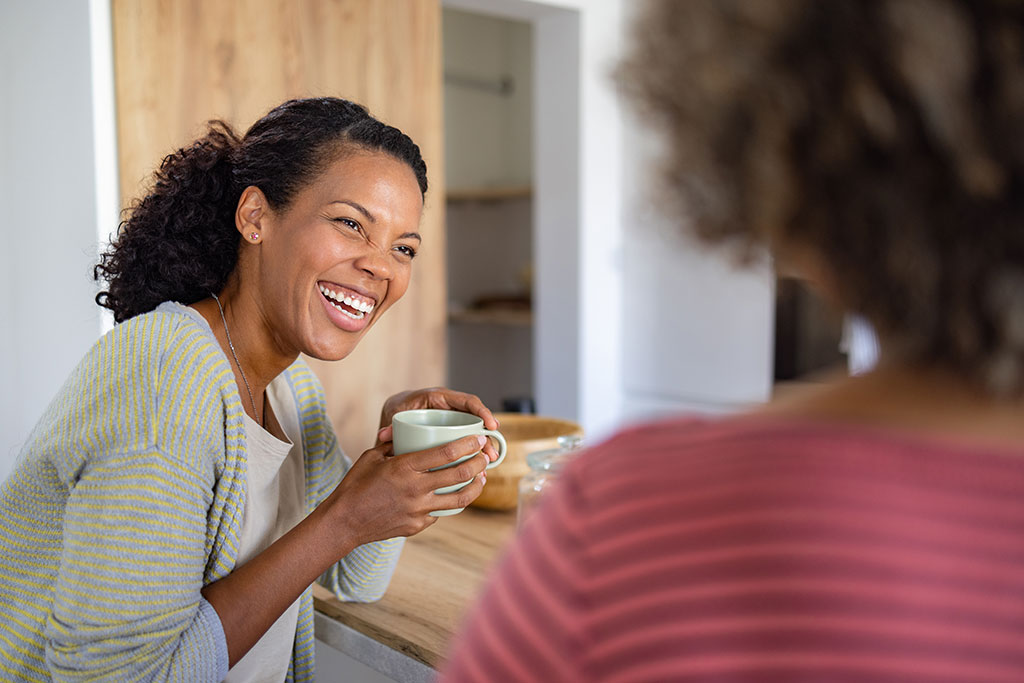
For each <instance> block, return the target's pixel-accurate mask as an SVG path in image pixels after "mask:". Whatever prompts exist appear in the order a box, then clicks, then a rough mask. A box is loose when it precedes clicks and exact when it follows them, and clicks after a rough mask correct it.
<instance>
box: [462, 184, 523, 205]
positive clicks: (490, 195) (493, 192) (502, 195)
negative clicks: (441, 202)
mask: <svg viewBox="0 0 1024 683" xmlns="http://www.w3.org/2000/svg"><path fill="white" fill-rule="evenodd" d="M532 196H533V188H532V187H530V186H529V185H523V186H509V187H466V188H461V189H450V190H448V192H447V193H446V194H445V199H446V200H448V201H449V202H500V201H504V200H507V199H529V198H530V197H532Z"/></svg>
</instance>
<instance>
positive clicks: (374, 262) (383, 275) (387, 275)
mask: <svg viewBox="0 0 1024 683" xmlns="http://www.w3.org/2000/svg"><path fill="white" fill-rule="evenodd" d="M355 265H356V267H357V268H359V270H361V271H363V272H364V273H366V274H367V275H370V276H371V277H373V278H374V279H377V280H390V279H391V255H390V254H389V253H388V252H387V251H385V250H384V249H381V248H378V247H376V246H373V245H369V246H368V247H367V249H366V250H365V251H364V252H363V253H362V255H361V256H359V258H358V259H356V263H355Z"/></svg>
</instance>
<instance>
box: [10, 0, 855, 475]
mask: <svg viewBox="0 0 1024 683" xmlns="http://www.w3.org/2000/svg"><path fill="white" fill-rule="evenodd" d="M633 6H634V5H633V3H631V2H629V0H445V1H443V2H439V1H438V0H296V1H294V2H287V3H284V2H276V1H272V0H218V2H202V1H201V0H179V1H176V2H162V1H156V0H90V1H89V2H83V1H82V0H7V1H5V2H3V3H2V4H0V50H2V53H0V54H2V57H0V64H2V69H0V93H2V113H0V192H2V195H0V207H2V209H0V211H2V212H3V231H4V232H3V235H4V249H3V251H2V256H0V258H2V260H3V261H2V265H3V268H2V272H3V277H4V278H5V282H4V288H5V293H6V296H3V297H0V321H2V322H0V325H2V333H0V344H2V346H0V354H2V355H0V357H2V359H3V360H2V364H0V387H2V388H3V391H2V392H0V420H2V424H0V477H2V476H5V475H6V473H7V472H8V471H9V469H10V467H11V466H12V465H13V463H14V461H15V458H16V456H17V452H18V449H19V447H20V445H21V443H23V442H24V441H25V440H26V438H27V436H28V434H29V431H30V430H31V428H32V426H33V425H34V423H35V421H36V419H38V417H39V415H40V414H41V412H42V411H43V409H44V407H45V406H46V404H47V402H48V401H49V400H50V397H52V396H53V394H54V393H55V392H56V390H57V389H58V387H59V386H60V384H61V383H62V382H63V381H64V378H65V377H66V376H67V374H68V373H69V372H70V370H71V369H72V368H73V367H74V365H75V364H76V363H77V362H78V360H79V359H80V358H81V356H82V355H83V354H84V353H85V352H86V351H87V350H88V348H89V347H90V345H91V344H92V343H93V342H94V341H95V339H96V338H97V336H98V335H99V334H101V333H102V332H103V331H105V330H107V329H109V327H110V324H111V323H110V320H109V319H108V318H105V317H104V316H103V315H101V312H100V309H99V308H98V307H97V306H96V305H95V303H94V302H93V297H94V296H95V293H96V291H97V285H96V284H95V283H94V282H93V280H92V278H91V267H92V265H93V264H94V263H95V261H96V256H97V253H98V252H99V250H100V249H102V246H103V244H104V243H105V241H106V240H107V238H108V236H109V235H110V234H111V233H112V232H113V231H114V230H115V229H116V226H117V223H118V220H119V218H118V217H119V211H120V208H121V207H123V206H125V205H126V204H127V202H128V201H129V200H130V199H131V198H133V197H136V196H137V195H138V194H139V193H140V192H142V191H143V190H144V188H145V183H146V181H147V178H148V174H150V173H151V172H152V170H153V169H154V168H155V166H156V164H157V163H158V162H159V160H160V159H161V158H162V157H163V156H164V155H165V154H167V153H168V152H170V151H172V150H173V149H175V148H177V147H178V146H180V145H182V144H184V143H186V142H188V141H189V140H191V139H192V138H193V137H195V136H197V135H199V134H200V133H201V131H202V129H203V124H204V122H205V121H207V120H208V119H212V118H222V119H225V120H227V121H229V122H231V123H233V124H235V125H236V126H238V127H240V128H241V129H242V130H244V129H245V128H246V127H248V126H249V124H251V123H252V122H253V121H254V120H255V119H256V118H257V117H258V116H260V115H261V114H263V113H264V112H265V111H266V110H268V109H269V108H270V107H272V106H274V105H275V104H277V103H279V102H281V101H282V100H284V99H286V98H289V97H298V96H306V95H323V94H330V95H337V96H342V97H346V98H349V99H354V100H357V101H360V102H362V103H364V104H366V105H367V106H369V108H370V109H371V111H373V112H374V113H375V114H376V115H377V116H379V117H381V118H383V119H384V120H385V121H388V122H389V123H392V124H394V125H396V126H398V127H400V128H402V129H403V130H405V131H406V132H407V133H409V134H410V135H411V136H412V137H413V138H414V139H415V140H416V141H417V142H418V143H419V145H420V146H421V148H422V149H423V152H424V157H425V159H426V161H427V164H428V167H429V172H430V183H431V190H430V192H429V193H428V199H427V208H426V214H425V216H424V225H423V233H424V235H425V238H426V242H425V245H424V247H425V248H424V249H423V250H422V254H421V257H420V258H419V259H417V264H416V269H415V275H414V278H413V286H412V288H411V290H410V292H409V294H408V295H407V296H406V298H405V299H404V300H403V301H402V302H400V303H399V304H398V306H396V308H395V309H394V311H393V312H390V313H389V314H388V316H386V317H385V318H383V320H382V322H381V323H380V325H379V326H378V327H377V329H375V330H374V331H373V332H372V333H371V341H370V342H369V343H366V344H364V345H362V346H361V347H360V348H359V349H357V351H356V352H355V353H354V354H353V356H351V357H350V358H349V359H347V360H346V361H343V362H340V363H333V364H324V363H314V369H315V370H316V372H317V373H318V375H319V376H320V378H321V380H322V381H323V383H324V385H325V387H326V389H327V392H328V400H329V405H330V410H331V413H332V419H333V420H334V423H335V427H336V428H337V431H338V433H339V437H340V440H341V442H342V445H343V447H344V448H345V449H346V450H347V451H348V452H350V453H352V454H354V455H357V454H358V453H359V452H361V451H362V450H363V449H365V448H367V447H368V446H369V445H370V443H371V441H372V437H373V433H374V428H375V427H376V423H377V419H378V411H379V409H380V405H381V402H382V401H383V399H384V398H385V397H386V396H388V395H390V394H391V393H393V392H395V391H398V390H402V389H407V388H412V387H418V386H427V385H433V384H448V385H450V386H453V387H456V388H459V389H463V390H466V391H471V392H475V393H477V394H479V395H480V396H481V397H483V398H484V400H485V401H486V402H487V403H488V404H489V405H490V406H491V407H492V408H496V409H503V408H504V409H508V410H516V411H535V412H537V413H540V414H544V415H550V416H555V417H562V418H567V419H570V420H574V421H577V422H579V423H580V424H582V425H583V427H584V430H585V431H586V434H587V436H588V440H594V439H599V438H600V437H601V436H603V435H605V434H607V433H608V432H609V431H611V430H612V429H615V428H617V427H619V426H621V425H623V424H625V423H627V422H631V421H634V420H638V419H646V418H651V417H657V416H659V415H664V414H668V413H673V412H678V411H681V410H688V411H695V412H700V413H726V412H730V411H734V410H736V409H738V408H741V407H744V406H747V405H750V404H753V403H758V402H761V401H765V400H767V399H769V398H770V397H771V395H772V393H773V392H774V391H776V390H777V388H778V387H779V386H785V383H788V382H799V381H802V380H804V379H806V378H807V377H808V376H814V375H815V374H816V373H817V372H819V371H820V370H821V369H823V368H828V367H832V366H835V365H837V364H842V363H843V357H842V355H841V354H840V352H839V350H838V347H839V337H840V331H841V320H840V318H839V317H838V316H837V315H836V314H835V313H833V312H829V311H828V310H827V309H826V308H825V307H824V306H823V305H822V304H821V303H820V302H818V301H817V300H815V299H814V298H813V297H812V296H811V295H810V294H809V293H808V292H807V291H806V290H805V289H804V288H803V287H802V286H801V285H800V284H799V283H797V282H795V281H793V280H787V279H781V280H780V279H778V278H777V277H776V275H775V274H774V272H773V269H772V266H771V264H770V263H768V262H767V261H765V262H762V263H759V264H756V265H755V267H754V268H753V269H750V270H743V271H741V270H739V269H737V268H736V267H734V266H733V265H732V264H731V262H730V261H729V260H728V259H727V258H725V257H724V256H722V255H708V254H706V253H704V252H701V251H699V250H697V249H696V248H695V247H694V246H693V245H692V244H690V243H688V242H687V241H686V240H685V239H683V238H682V237H680V236H679V230H678V227H677V226H674V225H668V224H666V222H665V221H664V219H662V218H660V217H659V216H658V212H657V208H658V207H657V200H656V198H655V196H654V195H652V193H651V192H650V189H651V187H650V186H651V176H652V172H653V169H654V166H655V161H656V158H657V156H658V143H657V141H656V140H654V139H652V138H651V137H650V135H648V134H646V133H645V132H644V131H643V130H641V129H640V128H639V127H638V126H637V124H636V122H635V121H634V120H633V119H632V118H631V117H630V116H629V115H628V114H627V112H625V111H624V110H623V108H621V107H620V103H619V102H618V100H617V98H616V94H615V90H614V86H613V84H612V81H611V78H610V72H611V70H612V68H613V67H614V65H615V59H616V56H617V54H618V50H619V48H620V46H621V44H622V42H623V37H624V36H623V34H624V29H625V26H626V25H627V23H628V19H629V12H630V11H631V8H632V7H633ZM780 383H782V384H780Z"/></svg>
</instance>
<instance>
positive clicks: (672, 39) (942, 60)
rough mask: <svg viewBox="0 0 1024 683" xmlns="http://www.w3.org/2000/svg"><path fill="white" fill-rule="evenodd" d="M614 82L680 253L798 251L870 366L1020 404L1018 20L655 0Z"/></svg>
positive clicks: (849, 4) (946, 12) (1021, 82)
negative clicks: (819, 271) (641, 140)
mask: <svg viewBox="0 0 1024 683" xmlns="http://www.w3.org/2000/svg"><path fill="white" fill-rule="evenodd" d="M619 79H620V83H621V84H622V86H623V88H624V89H625V90H626V91H627V92H628V93H629V94H631V95H633V96H635V99H636V101H637V103H638V104H639V107H640V110H641V112H642V113H644V114H645V115H646V116H647V117H648V118H649V119H651V120H652V121H654V122H655V123H656V124H657V125H658V126H659V128H660V129H661V130H662V131H663V132H664V133H665V138H664V139H665V142H666V159H665V172H664V173H663V180H664V181H665V189H666V190H667V192H665V199H666V200H667V201H668V202H669V203H670V204H671V205H672V206H673V208H674V212H675V213H677V215H681V216H685V217H686V218H687V222H688V223H689V224H690V225H691V227H692V229H693V230H694V231H695V232H696V234H697V235H698V236H700V237H702V238H704V239H705V240H706V241H709V242H716V243H723V242H725V243H734V244H738V245H740V246H742V247H744V248H745V250H748V249H749V247H750V246H751V245H756V244H767V245H768V246H770V247H772V248H775V249H780V248H781V249H783V250H785V249H786V248H787V247H793V246H797V247H806V248H810V249H811V250H812V251H814V252H816V253H817V254H819V255H820V256H821V258H822V259H823V261H824V264H825V266H826V267H827V268H828V269H829V270H830V275H831V276H832V278H833V279H834V284H835V288H836V289H837V290H838V291H837V292H836V294H837V295H838V296H839V298H840V300H841V302H842V303H843V304H844V305H845V306H847V307H848V308H849V309H851V310H854V311H858V312H861V313H863V314H865V315H866V316H867V317H868V318H869V319H870V320H872V321H873V323H874V324H875V325H876V326H877V327H878V328H879V330H880V332H881V333H882V335H883V339H884V341H885V344H886V350H887V352H888V351H894V352H896V353H897V354H901V355H902V356H903V357H905V358H906V359H907V360H909V361H912V362H921V363H927V364H932V365H939V366H942V367H946V368H951V369H953V370H954V371H956V372H958V373H960V374H962V375H963V376H965V377H970V378H971V379H972V380H973V381H975V382H976V383H977V384H979V385H980V386H983V387H984V388H985V389H987V390H988V391H989V392H991V393H994V394H997V395H1007V394H1017V395H1019V394H1021V393H1022V392H1024V135H1022V128H1021V126H1022V122H1024V4H1022V3H1020V2H1015V1H1012V0H829V1H828V2H820V1H819V0H773V1H772V2H756V1H750V2H744V1H743V0H717V1H716V0H686V1H685V2H675V1H673V0H658V1H656V2H649V3H648V5H647V6H646V8H645V10H644V12H643V14H642V16H641V18H640V20H639V22H638V24H637V26H636V27H635V39H634V41H633V44H632V48H631V54H630V56H629V57H628V59H627V60H626V62H625V63H624V65H623V66H622V67H621V68H620V71H619Z"/></svg>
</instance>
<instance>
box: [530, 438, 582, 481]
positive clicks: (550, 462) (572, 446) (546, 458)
mask: <svg viewBox="0 0 1024 683" xmlns="http://www.w3.org/2000/svg"><path fill="white" fill-rule="evenodd" d="M558 445H559V448H551V449H548V450H544V451H536V452H534V453H530V454H529V455H527V456H526V464H528V465H529V466H530V469H531V470H539V471H542V472H558V471H559V470H560V469H562V468H563V467H565V465H566V464H567V463H568V462H569V461H570V460H572V459H573V458H574V457H576V454H577V452H578V451H579V450H580V449H581V448H582V447H583V438H582V437H580V436H577V435H575V434H572V435H569V436H560V437H558Z"/></svg>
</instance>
